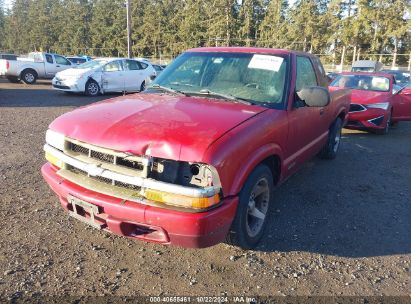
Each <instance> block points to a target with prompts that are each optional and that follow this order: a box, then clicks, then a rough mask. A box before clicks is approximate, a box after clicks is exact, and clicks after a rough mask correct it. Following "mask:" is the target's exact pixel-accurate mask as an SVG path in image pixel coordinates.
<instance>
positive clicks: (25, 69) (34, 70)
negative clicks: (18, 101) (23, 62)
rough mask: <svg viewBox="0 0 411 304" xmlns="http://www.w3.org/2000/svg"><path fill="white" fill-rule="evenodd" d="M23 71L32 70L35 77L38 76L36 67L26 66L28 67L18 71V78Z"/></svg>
mask: <svg viewBox="0 0 411 304" xmlns="http://www.w3.org/2000/svg"><path fill="white" fill-rule="evenodd" d="M25 71H33V72H34V74H35V75H36V78H38V77H39V73H38V72H37V71H36V69H34V68H32V67H29V66H28V67H24V68H23V69H22V70H21V71H20V73H19V78H20V79H21V76H22V75H23V73H24V72H25Z"/></svg>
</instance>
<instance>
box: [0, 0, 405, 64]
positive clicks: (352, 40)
mask: <svg viewBox="0 0 411 304" xmlns="http://www.w3.org/2000/svg"><path fill="white" fill-rule="evenodd" d="M2 2H3V0H0V7H1V8H2V9H0V50H3V51H9V52H15V53H18V54H23V53H27V52H30V51H34V50H44V51H46V50H47V51H53V52H57V53H62V54H87V55H91V56H126V54H127V32H126V8H125V1H124V0H14V1H12V4H11V6H10V7H9V8H5V7H4V5H2V4H3V3H2ZM410 6H411V5H410V1H409V0H297V1H293V2H292V4H290V3H289V1H286V0H242V1H241V0H208V1H201V0H132V1H131V10H132V50H133V54H134V55H135V56H146V57H151V56H152V57H157V58H158V57H161V56H176V55H178V54H179V53H180V52H181V51H183V50H185V49H187V48H191V47H199V46H261V47H275V48H289V49H296V50H302V51H308V52H312V53H315V54H323V55H327V56H326V61H328V62H331V61H332V62H336V63H339V62H340V59H341V58H342V57H343V58H345V61H346V63H349V62H351V60H353V59H356V58H373V59H381V58H382V57H381V55H380V54H390V56H387V57H384V60H386V61H392V60H393V61H395V63H397V64H407V63H408V60H409V57H408V56H399V55H398V56H397V54H409V53H410V51H411V35H410V33H411V30H410V29H411V24H410V20H409V16H410ZM379 57H381V58H379ZM386 64H389V62H386Z"/></svg>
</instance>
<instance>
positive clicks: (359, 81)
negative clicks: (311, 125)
mask: <svg viewBox="0 0 411 304" xmlns="http://www.w3.org/2000/svg"><path fill="white" fill-rule="evenodd" d="M341 88H349V89H352V94H351V106H350V113H349V117H348V123H347V125H346V126H345V127H346V128H348V129H359V130H370V131H374V132H375V133H377V134H387V133H388V130H389V127H390V125H392V124H395V123H397V122H398V121H400V120H411V94H410V93H411V92H410V88H407V87H400V86H398V85H396V84H395V81H394V76H393V75H390V74H383V73H361V72H357V73H342V74H341V75H339V76H338V77H337V78H336V79H335V80H334V81H333V82H332V83H331V84H330V90H331V91H335V90H338V89H341Z"/></svg>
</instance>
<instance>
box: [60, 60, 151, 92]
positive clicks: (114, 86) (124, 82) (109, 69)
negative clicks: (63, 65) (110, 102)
mask: <svg viewBox="0 0 411 304" xmlns="http://www.w3.org/2000/svg"><path fill="white" fill-rule="evenodd" d="M156 75H157V73H156V71H155V69H154V68H153V66H152V65H151V64H150V63H149V62H144V61H138V60H135V59H122V58H99V59H95V60H92V61H89V62H86V63H83V64H81V65H79V66H76V67H75V68H71V69H67V70H65V71H62V72H59V73H57V74H56V76H55V77H54V78H53V80H52V85H53V88H54V89H56V90H60V91H65V92H73V93H85V94H86V95H89V96H96V95H98V94H102V93H106V92H137V91H144V89H145V87H146V85H147V84H149V83H150V82H151V81H152V80H153V79H154V78H155V77H156Z"/></svg>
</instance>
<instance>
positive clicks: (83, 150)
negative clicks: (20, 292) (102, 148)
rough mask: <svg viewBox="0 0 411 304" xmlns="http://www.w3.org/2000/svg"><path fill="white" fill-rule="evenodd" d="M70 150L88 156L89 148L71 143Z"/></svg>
mask: <svg viewBox="0 0 411 304" xmlns="http://www.w3.org/2000/svg"><path fill="white" fill-rule="evenodd" d="M71 151H73V152H77V153H80V154H84V155H86V156H88V153H89V151H90V150H89V149H87V148H86V147H83V146H80V145H76V144H75V143H71Z"/></svg>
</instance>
